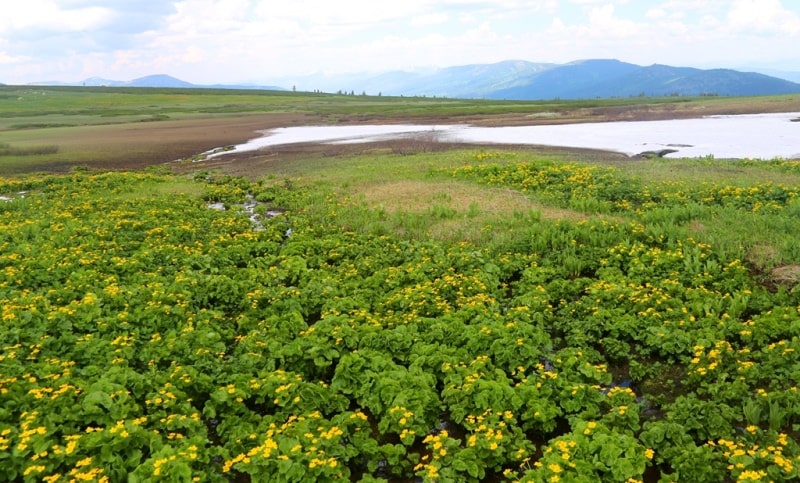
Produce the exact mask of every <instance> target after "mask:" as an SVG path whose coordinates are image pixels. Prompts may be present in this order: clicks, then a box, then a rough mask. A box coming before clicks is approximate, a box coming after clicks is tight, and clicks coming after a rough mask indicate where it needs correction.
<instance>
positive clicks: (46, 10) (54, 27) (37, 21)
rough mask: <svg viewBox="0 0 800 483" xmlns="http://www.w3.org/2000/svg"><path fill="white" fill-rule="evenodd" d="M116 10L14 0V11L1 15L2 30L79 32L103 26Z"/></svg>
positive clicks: (51, 2)
mask: <svg viewBox="0 0 800 483" xmlns="http://www.w3.org/2000/svg"><path fill="white" fill-rule="evenodd" d="M112 17H113V13H112V11H111V10H110V9H108V8H105V7H97V6H90V7H83V8H77V9H63V8H61V7H60V6H59V5H58V4H57V2H55V1H52V0H26V1H24V2H17V3H15V4H14V11H13V14H11V12H9V11H8V10H7V11H6V13H5V14H4V15H3V16H2V17H0V33H4V34H14V33H17V32H21V31H24V30H35V31H38V32H41V31H52V32H79V31H85V30H93V29H96V28H99V27H102V26H104V25H106V24H108V22H109V21H110V20H111V18H112Z"/></svg>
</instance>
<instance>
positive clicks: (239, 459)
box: [0, 150, 800, 483]
mask: <svg viewBox="0 0 800 483" xmlns="http://www.w3.org/2000/svg"><path fill="white" fill-rule="evenodd" d="M681 173H685V174H681ZM265 175H266V176H265V177H261V178H258V179H254V180H246V179H243V178H234V177H228V176H221V175H218V174H215V173H209V172H197V173H193V174H192V175H190V176H186V175H180V176H179V175H174V174H169V173H166V172H163V173H159V172H156V171H155V170H150V171H145V172H131V173H121V172H118V173H101V172H92V171H81V170H78V171H74V172H72V173H70V174H67V175H29V176H25V177H18V178H9V179H0V195H3V196H4V197H5V198H8V199H9V201H4V202H0V307H2V313H1V314H0V319H1V320H2V327H0V465H1V466H2V467H3V472H2V474H0V481H69V480H72V479H74V480H80V479H90V480H96V481H118V480H121V479H125V478H126V477H127V478H128V479H130V480H131V481H160V480H171V481H190V480H192V479H197V480H199V481H249V480H252V481H266V480H270V481H342V480H344V481H347V480H351V481H413V480H414V479H415V478H421V479H422V480H423V481H482V480H498V481H532V482H533V481H535V482H539V481H616V482H632V481H648V482H649V481H653V482H655V481H662V482H666V481H708V482H720V483H722V482H727V481H770V480H771V481H795V480H797V479H798V477H800V469H798V468H800V445H798V434H800V409H798V408H800V393H799V392H798V389H797V388H798V381H800V366H798V364H797V363H796V357H793V354H795V353H796V352H797V351H798V350H800V337H798V336H800V290H798V289H797V288H796V287H797V285H796V284H797V278H796V277H797V276H798V271H797V267H798V266H800V252H799V251H798V248H797V244H796V243H794V239H795V238H796V234H797V233H800V226H799V225H800V217H798V214H800V200H798V196H799V195H800V193H798V188H797V186H800V183H798V181H799V180H800V168H798V167H797V164H796V163H791V162H785V161H772V162H750V161H735V162H732V161H731V162H728V161H715V160H711V159H703V160H677V161H675V160H666V159H655V160H642V161H636V162H631V163H628V164H624V165H620V166H616V167H611V166H608V165H606V166H599V165H593V164H588V163H578V162H574V161H569V160H563V159H557V158H542V157H536V156H533V155H529V154H525V153H520V152H511V151H506V150H498V151H484V150H453V151H445V152H435V153H418V154H413V155H397V154H391V153H384V154H376V153H371V154H363V155H355V156H346V157H338V156H328V157H324V158H315V157H314V156H309V157H308V158H307V159H304V160H301V161H297V162H292V163H283V164H275V165H274V166H273V169H272V172H271V173H269V174H267V173H265ZM248 200H254V201H256V202H257V206H256V207H255V212H256V214H257V215H258V224H254V223H253V222H252V221H251V220H250V219H249V214H248V213H246V212H245V210H244V209H243V208H242V204H243V203H245V202H247V201H248ZM210 202H218V203H223V204H224V205H225V206H227V207H228V210H226V211H217V210H214V209H210V208H208V207H207V206H206V204H207V203H210ZM267 212H272V215H274V216H267ZM275 213H278V214H275ZM262 227H263V229H262ZM776 274H780V275H781V276H777V275H776ZM792 275H794V277H795V278H794V279H792Z"/></svg>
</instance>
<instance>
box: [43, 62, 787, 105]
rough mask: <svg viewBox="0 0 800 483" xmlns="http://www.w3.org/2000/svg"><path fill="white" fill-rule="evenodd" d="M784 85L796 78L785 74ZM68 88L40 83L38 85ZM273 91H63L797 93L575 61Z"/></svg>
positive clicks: (722, 75)
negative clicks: (789, 78)
mask: <svg viewBox="0 0 800 483" xmlns="http://www.w3.org/2000/svg"><path fill="white" fill-rule="evenodd" d="M783 74H784V77H790V76H791V77H792V78H800V76H799V75H798V73H796V72H794V73H792V72H784V73H783ZM54 84H58V85H65V83H57V82H41V83H37V85H54ZM270 84H271V85H253V84H242V85H227V84H226V85H196V84H191V83H189V82H186V81H182V80H180V79H176V78H175V77H171V76H168V75H152V76H147V77H142V78H139V79H134V80H132V81H127V82H122V81H112V80H108V79H102V78H96V77H93V78H90V79H86V80H85V81H83V82H81V83H73V84H66V85H86V86H112V87H181V88H220V89H264V90H289V89H292V90H294V89H297V90H300V91H315V92H316V91H319V92H342V93H358V94H361V93H366V94H370V95H378V94H380V95H391V96H434V97H450V98H485V99H508V100H548V99H588V98H607V97H631V96H653V97H655V96H675V95H677V96H702V95H717V96H756V95H776V94H791V93H800V83H797V82H793V81H791V80H788V79H786V78H779V77H775V76H770V75H766V74H762V73H757V72H743V71H739V70H733V69H697V68H692V67H673V66H669V65H662V64H653V65H649V66H640V65H636V64H631V63H627V62H622V61H619V60H616V59H589V60H578V61H574V62H569V63H566V64H554V63H535V62H528V61H522V60H508V61H503V62H498V63H494V64H473V65H461V66H453V67H445V68H437V69H427V70H417V71H411V72H409V71H393V72H385V73H381V74H369V75H368V74H346V75H336V76H329V75H322V74H317V75H310V76H303V77H296V78H282V79H273V80H272V81H270Z"/></svg>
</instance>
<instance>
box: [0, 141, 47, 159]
mask: <svg viewBox="0 0 800 483" xmlns="http://www.w3.org/2000/svg"><path fill="white" fill-rule="evenodd" d="M57 152H58V146H56V145H45V146H29V147H24V148H20V147H14V146H11V145H10V144H8V143H0V156H41V155H44V154H55V153H57Z"/></svg>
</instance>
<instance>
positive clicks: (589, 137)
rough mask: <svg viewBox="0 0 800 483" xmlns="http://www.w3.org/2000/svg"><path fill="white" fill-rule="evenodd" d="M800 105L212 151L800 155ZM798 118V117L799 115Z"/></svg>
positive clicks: (344, 136) (388, 131)
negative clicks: (309, 147)
mask: <svg viewBox="0 0 800 483" xmlns="http://www.w3.org/2000/svg"><path fill="white" fill-rule="evenodd" d="M798 119H800V113H797V112H794V113H780V114H747V115H739V116H708V117H704V118H699V119H678V120H666V121H636V122H605V123H583V124H562V125H552V126H549V125H546V126H507V127H477V126H469V125H459V124H456V125H435V126H425V125H409V124H401V125H367V126H302V127H287V128H279V129H271V130H268V131H264V136H263V137H259V138H256V139H252V140H250V141H248V142H246V143H244V144H240V145H238V146H235V148H234V149H233V150H232V151H227V152H225V153H219V154H214V156H217V155H222V154H228V153H235V152H241V151H252V150H257V149H261V148H264V147H270V146H278V145H283V144H294V143H308V142H319V143H330V144H341V143H363V142H373V141H383V140H391V139H398V138H403V137H412V138H425V139H432V140H433V139H437V140H440V141H446V142H463V143H481V144H487V143H488V144H491V143H495V144H531V145H547V146H564V147H575V148H590V149H602V150H608V151H616V152H620V153H624V154H627V155H630V156H633V155H636V154H640V153H643V152H646V151H660V150H663V149H672V150H675V151H676V152H674V153H670V154H667V156H668V157H701V156H708V155H711V156H714V157H717V158H753V159H772V158H789V159H791V158H800V122H796V120H798ZM793 120H795V122H793Z"/></svg>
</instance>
